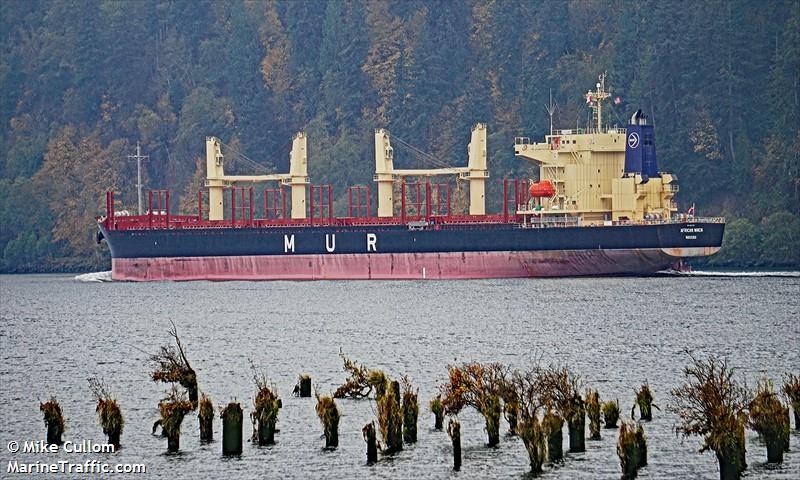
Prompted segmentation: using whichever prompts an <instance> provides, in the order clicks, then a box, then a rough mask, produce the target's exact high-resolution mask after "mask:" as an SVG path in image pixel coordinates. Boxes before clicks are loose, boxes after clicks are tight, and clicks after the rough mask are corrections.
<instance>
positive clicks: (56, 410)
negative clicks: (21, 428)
mask: <svg viewBox="0 0 800 480" xmlns="http://www.w3.org/2000/svg"><path fill="white" fill-rule="evenodd" d="M39 410H40V411H41V412H42V413H43V414H44V425H45V426H46V427H47V443H48V444H49V445H61V444H62V443H64V442H63V441H62V439H61V437H62V435H63V434H64V429H65V422H64V414H63V412H62V411H61V405H59V403H58V400H56V399H55V397H50V400H48V401H46V402H45V403H41V404H39Z"/></svg>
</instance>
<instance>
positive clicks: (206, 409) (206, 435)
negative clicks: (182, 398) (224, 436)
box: [197, 393, 214, 441]
mask: <svg viewBox="0 0 800 480" xmlns="http://www.w3.org/2000/svg"><path fill="white" fill-rule="evenodd" d="M197 418H198V420H199V421H200V440H204V441H210V440H213V438H214V404H213V403H212V402H211V399H210V398H208V396H206V394H205V393H203V394H202V395H200V403H199V406H198V409H197Z"/></svg>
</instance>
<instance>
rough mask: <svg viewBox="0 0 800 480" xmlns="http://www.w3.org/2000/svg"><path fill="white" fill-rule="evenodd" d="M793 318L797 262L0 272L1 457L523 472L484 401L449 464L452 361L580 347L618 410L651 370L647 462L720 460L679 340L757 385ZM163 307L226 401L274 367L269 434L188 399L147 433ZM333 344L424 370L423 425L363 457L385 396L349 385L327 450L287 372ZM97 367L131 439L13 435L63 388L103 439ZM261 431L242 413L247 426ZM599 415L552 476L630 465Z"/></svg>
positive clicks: (759, 450)
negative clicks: (282, 272) (130, 275)
mask: <svg viewBox="0 0 800 480" xmlns="http://www.w3.org/2000/svg"><path fill="white" fill-rule="evenodd" d="M799 318H800V278H797V277H783V278H774V277H770V278H764V277H688V278H684V277H653V278H604V279H559V280H497V281H448V282H435V281H428V282H370V281H360V282H344V283H342V282H305V283H294V282H264V283H247V282H231V283H208V282H192V283H142V284H134V283H113V282H112V283H85V282H78V281H75V280H74V279H73V277H72V276H45V275H36V276H3V277H0V356H2V362H0V448H2V452H1V453H0V460H2V464H1V465H2V471H0V477H2V478H6V477H7V476H8V475H7V474H6V467H7V464H8V461H9V460H10V459H17V460H20V461H26V462H35V461H42V462H45V461H48V462H51V461H57V459H61V458H63V459H67V460H70V461H83V460H84V459H87V458H88V459H97V460H101V461H110V462H113V463H124V462H134V463H146V464H147V465H148V475H146V476H147V477H152V478H175V477H178V478H228V477H242V478H277V477H295V478H320V477H330V478H344V477H354V478H361V477H374V478H411V477H420V478H446V477H458V478H486V477H506V478H507V477H512V478H519V477H524V476H525V474H526V472H527V471H528V461H527V454H526V453H525V449H524V447H523V445H522V442H521V441H520V440H519V439H517V438H512V437H505V438H503V440H502V442H501V444H500V447H499V448H497V449H488V448H485V447H484V443H485V441H486V436H485V433H484V431H483V422H482V419H481V418H480V417H479V416H478V415H477V414H475V413H474V412H472V411H465V412H464V413H462V414H461V415H460V420H461V423H462V445H463V448H464V466H463V468H462V471H461V472H460V473H453V472H452V471H451V461H452V457H451V450H450V440H449V437H448V436H447V434H446V433H444V432H437V431H434V430H432V424H433V420H432V418H431V415H430V412H429V411H428V409H427V402H428V400H429V399H430V398H431V397H432V396H433V395H434V392H435V391H436V388H437V385H438V384H439V383H441V382H442V381H443V379H444V378H445V375H446V366H447V364H449V363H453V362H462V361H481V362H484V361H497V362H503V363H506V364H509V365H511V366H513V367H518V368H525V367H527V366H529V365H530V364H531V362H533V361H534V360H535V359H536V358H538V357H539V356H542V357H543V358H544V359H545V361H547V362H549V361H553V362H559V363H568V364H569V365H571V366H572V367H574V369H575V370H577V371H578V372H580V373H581V374H582V375H583V378H584V379H585V381H586V382H587V384H588V385H591V386H592V387H594V388H597V389H599V391H600V395H601V398H604V399H609V398H619V400H620V403H621V406H622V411H623V412H629V411H630V408H631V405H632V400H633V389H634V387H636V386H637V385H638V384H640V383H641V382H643V381H644V380H645V379H646V380H648V381H649V382H650V385H651V388H652V389H653V390H654V394H655V397H656V403H657V404H658V405H659V406H660V407H662V411H661V412H658V411H656V412H655V420H654V421H653V422H651V423H648V424H646V425H645V430H646V434H647V437H648V442H649V465H648V466H647V467H646V468H645V469H643V470H642V471H641V472H640V476H641V477H642V478H709V479H711V478H718V470H717V464H716V460H715V458H714V456H713V454H711V453H705V454H699V453H697V450H698V448H699V445H700V443H699V440H698V439H690V440H681V439H680V438H678V437H676V435H675V433H674V431H673V427H674V425H675V422H676V418H675V416H673V415H672V414H670V413H668V412H666V411H665V409H664V407H665V406H666V405H667V404H669V402H670V398H669V390H670V389H671V388H674V387H676V386H677V385H678V384H679V383H680V382H681V380H682V374H681V369H682V368H683V366H684V365H685V364H686V363H687V359H688V358H687V355H686V354H685V353H684V351H685V350H686V349H690V350H692V351H694V352H696V353H698V354H703V355H704V354H716V355H722V356H725V357H727V358H728V359H729V361H730V363H731V364H732V365H734V366H735V367H737V368H738V371H739V372H740V374H741V375H742V376H743V377H744V378H746V379H747V382H748V383H749V384H751V385H754V384H755V382H756V381H757V379H758V378H760V377H761V376H763V375H768V376H769V377H771V378H773V379H775V380H776V381H778V380H779V379H780V375H781V374H782V373H783V372H785V371H789V370H792V371H795V372H798V371H800V321H799V320H798V319H799ZM170 319H171V320H174V321H175V322H176V323H177V324H178V327H179V333H180V335H181V337H182V339H183V341H184V343H185V344H186V346H187V347H188V355H189V358H190V360H191V361H192V364H193V366H194V368H195V370H197V373H198V376H199V383H200V389H201V390H202V391H204V392H206V393H208V394H209V395H210V396H211V397H212V398H213V400H214V401H215V403H216V404H222V403H223V402H227V401H229V400H231V399H238V400H239V401H241V402H242V404H243V406H244V408H245V413H246V414H248V413H249V412H250V411H251V407H250V405H251V403H252V397H253V393H254V387H253V384H252V374H251V372H250V369H249V362H248V360H249V359H252V360H253V362H255V364H256V365H259V366H261V367H263V368H264V369H265V370H266V372H267V373H268V375H269V376H270V378H272V379H273V380H274V382H275V384H276V386H277V387H278V390H279V392H280V394H281V396H282V397H283V409H282V410H281V412H280V415H279V424H278V426H279V428H280V430H281V431H280V433H278V434H277V444H276V445H275V446H273V447H270V448H258V447H255V446H253V445H251V444H249V443H246V444H245V446H244V454H243V455H242V456H241V458H235V459H223V458H221V453H220V452H221V443H220V442H219V441H217V442H214V443H211V444H207V445H201V444H200V443H199V440H198V427H197V418H196V417H195V416H194V415H193V414H192V415H189V416H187V417H186V419H185V420H184V424H183V431H184V435H183V436H182V437H181V453H180V454H179V455H166V454H165V451H166V440H165V439H162V438H161V437H156V436H151V435H150V427H151V425H152V423H153V422H154V421H155V420H156V419H157V416H158V413H157V408H156V406H157V404H158V401H159V399H160V398H162V396H163V394H164V391H165V388H166V387H165V386H164V385H163V384H155V383H153V382H151V381H149V377H148V374H149V371H150V367H149V366H148V363H147V360H146V359H147V354H146V353H145V352H153V351H155V350H156V348H157V347H158V346H159V345H161V344H164V343H166V342H167V340H168V337H167V329H168V328H169V322H168V321H169V320H170ZM340 348H341V349H343V350H344V352H346V353H347V354H348V355H350V356H351V357H352V358H354V359H357V360H359V361H362V362H364V363H365V364H367V365H368V366H370V367H374V368H382V369H384V370H385V371H386V372H387V373H388V374H389V375H391V376H393V377H396V376H400V375H403V374H407V375H409V376H410V377H411V379H412V381H413V382H414V383H415V384H416V385H418V386H419V393H420V403H421V409H420V410H421V411H420V428H419V442H418V443H417V444H416V445H413V446H411V447H407V449H406V450H404V451H403V452H402V453H400V454H398V455H396V456H394V457H392V458H388V457H382V458H381V460H380V462H379V463H378V464H377V465H374V466H366V465H365V444H364V441H363V439H362V437H361V427H362V426H363V425H364V424H365V423H367V422H368V421H369V420H370V419H372V418H374V417H375V413H374V411H375V408H374V404H372V403H370V402H369V401H346V400H345V401H339V402H338V403H339V407H340V410H342V412H343V418H342V421H341V423H340V433H339V438H340V440H339V442H340V448H339V449H338V450H336V451H334V452H325V451H323V450H322V446H323V445H324V439H323V438H321V434H322V429H321V426H320V424H319V421H318V420H317V417H316V415H315V412H314V400H313V399H298V398H293V397H292V396H291V391H292V387H293V386H294V384H295V382H296V378H297V375H298V374H299V373H301V372H308V373H310V374H311V375H312V377H313V382H314V384H315V385H316V386H317V387H318V388H319V389H320V390H321V391H322V392H329V391H332V390H333V389H335V387H336V386H337V385H338V384H340V383H341V382H342V381H343V380H344V378H345V374H344V373H343V372H342V370H341V361H340V359H339V357H338V352H339V349H340ZM92 376H99V377H103V378H105V380H106V383H108V384H109V386H110V387H111V388H112V390H113V391H114V392H115V393H116V395H117V397H118V399H119V401H120V404H121V407H122V409H123V413H124V415H125V420H126V426H125V431H124V433H123V436H122V443H123V448H122V449H121V450H120V451H119V452H117V453H115V454H113V455H107V454H89V455H86V456H83V455H78V454H73V455H69V454H65V453H63V452H62V453H59V454H49V455H46V454H38V455H37V454H27V455H22V454H16V455H11V454H9V452H8V451H7V449H6V445H7V443H8V442H9V441H12V440H15V441H25V440H34V439H41V438H44V426H43V423H42V418H41V415H40V412H39V410H38V402H39V401H41V400H44V399H46V398H47V397H48V396H49V395H51V394H54V395H56V396H57V398H58V400H59V401H60V402H61V405H62V407H63V409H64V412H65V415H66V417H67V432H66V434H65V440H73V441H75V440H78V441H79V440H84V439H91V440H94V441H97V442H102V441H104V437H103V434H102V431H101V430H100V427H99V425H98V422H97V418H96V414H95V412H94V401H93V399H92V397H91V395H90V393H89V390H88V386H87V382H86V379H87V378H88V377H92ZM624 415H627V413H624ZM501 428H502V429H503V431H505V429H506V426H505V424H504V425H503V426H502V427H501ZM251 431H252V430H251V426H250V424H249V422H246V424H245V436H249V434H250V433H251ZM602 434H603V439H602V440H600V441H589V440H587V442H586V443H587V451H586V453H582V454H567V456H566V462H565V463H564V464H563V465H560V466H557V467H550V468H547V469H546V472H545V474H544V475H543V478H587V479H588V478H592V479H594V478H619V476H620V469H619V461H618V458H617V456H616V451H615V445H616V431H615V430H603V431H602ZM747 435H748V438H747V448H748V451H747V461H748V463H749V465H750V467H749V469H748V470H747V476H748V477H750V478H794V479H796V478H800V435H798V434H797V433H795V432H793V434H792V451H791V452H789V453H788V454H787V455H786V456H785V461H784V463H783V465H780V466H771V465H770V466H767V465H765V460H766V451H765V448H764V447H763V446H762V445H760V444H759V442H758V439H757V438H756V437H755V435H754V434H753V433H752V432H749V431H748V434H747ZM564 436H565V442H566V436H567V435H566V432H565V434H564ZM215 437H216V438H217V439H219V438H220V437H221V424H220V422H219V419H217V420H216V421H215ZM565 451H566V449H565ZM67 477H68V476H67ZM59 478H65V476H63V475H61V476H59ZM83 478H85V477H83Z"/></svg>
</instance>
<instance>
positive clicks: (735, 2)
mask: <svg viewBox="0 0 800 480" xmlns="http://www.w3.org/2000/svg"><path fill="white" fill-rule="evenodd" d="M602 72H607V74H608V77H607V78H608V80H607V85H609V86H610V87H611V88H612V90H613V93H614V95H615V96H619V97H620V99H621V103H620V104H618V105H614V104H612V105H609V109H608V110H607V115H606V119H607V121H608V122H609V123H610V124H619V125H624V124H625V123H626V122H627V119H628V118H629V116H630V114H631V112H632V111H634V110H635V109H637V108H642V109H644V110H645V112H646V113H648V114H649V115H650V118H651V120H652V121H653V122H654V123H655V124H656V126H657V129H658V133H657V136H656V140H657V147H658V151H659V162H660V165H661V168H662V169H664V170H668V171H672V172H675V173H676V174H677V176H678V179H679V182H680V183H681V191H680V194H679V196H678V201H679V202H681V204H682V205H683V206H686V205H687V204H690V203H696V204H697V205H698V210H699V211H700V212H701V213H703V214H724V215H726V216H727V217H728V218H729V219H730V220H731V221H730V223H729V225H728V230H727V234H726V239H725V245H724V247H723V251H722V252H721V253H720V254H719V256H718V257H717V258H716V259H714V260H712V262H714V263H717V264H719V265H728V266H742V265H759V266H767V265H774V266H784V267H787V266H795V267H796V266H797V265H798V263H800V260H798V258H797V253H796V252H797V251H798V250H800V249H798V248H797V242H798V240H797V239H798V236H800V233H799V232H798V229H800V227H799V226H798V221H800V220H798V219H800V93H798V92H800V73H798V72H800V2H799V1H798V0H773V1H770V2H767V3H764V2H748V1H745V0H709V1H707V2H688V3H686V2H663V1H660V0H642V1H639V2H631V1H628V0H608V1H599V0H589V1H587V0H568V1H561V0H544V1H539V2H530V1H515V0H488V1H487V0H465V1H454V0H408V1H378V2H375V1H366V0H329V1H316V0H297V1H280V0H263V1H261V0H248V1H230V2H215V1H211V0H89V1H87V0H81V1H78V0H54V1H43V0H29V1H5V2H0V84H2V85H3V88H2V89H1V90H0V125H2V127H1V128H0V226H2V228H1V229H0V252H2V258H1V259H0V270H2V271H23V270H50V269H58V268H88V267H89V266H90V265H99V264H101V263H102V262H104V261H107V258H106V256H107V253H105V250H103V249H98V248H96V247H95V246H94V245H93V244H92V243H91V241H90V240H91V238H92V231H93V225H92V218H93V217H94V216H95V215H97V214H100V213H102V212H101V208H102V192H103V190H104V189H106V188H115V189H117V190H118V191H120V194H119V195H118V197H119V198H120V199H121V201H122V202H123V204H124V205H120V208H129V209H131V210H132V209H134V208H135V205H134V204H133V202H134V199H135V194H134V187H133V185H134V183H135V182H134V181H133V179H134V178H135V168H134V163H133V162H130V161H129V160H128V159H127V158H126V156H127V155H129V154H132V153H133V151H132V148H133V147H134V146H135V144H136V142H137V141H138V142H139V143H140V145H141V146H142V148H143V150H144V153H145V154H147V155H149V160H148V161H147V162H145V183H146V185H147V186H148V187H149V188H170V189H171V190H172V191H173V192H175V195H173V197H172V198H174V201H175V204H174V205H173V207H175V208H178V207H182V208H188V207H192V206H194V205H195V204H196V195H197V189H198V188H200V183H201V182H200V179H201V178H202V166H203V165H202V159H203V158H204V157H203V149H204V139H205V137H206V136H208V135H214V136H217V137H219V138H221V139H222V141H223V142H224V143H225V154H226V157H225V158H226V168H228V169H230V171H239V170H241V171H242V173H244V172H245V171H247V172H253V170H254V169H255V170H259V171H258V172H253V173H262V171H286V170H287V168H288V155H287V153H288V150H289V147H290V145H291V135H292V134H293V133H294V132H296V131H299V130H305V131H306V132H307V133H308V135H309V150H310V151H309V162H310V163H309V172H310V174H311V178H312V182H314V183H330V184H333V185H334V192H335V196H336V204H337V211H338V213H342V212H343V209H344V206H345V205H346V202H347V200H346V190H345V188H346V187H347V186H349V185H353V184H359V183H360V184H369V185H371V184H372V165H373V163H372V162H373V159H372V148H373V146H372V130H373V129H374V128H388V129H389V130H390V131H391V132H392V134H393V135H394V136H395V137H397V138H402V139H405V140H407V141H409V142H410V143H412V144H413V145H414V146H416V147H417V148H419V149H420V150H422V151H424V152H428V153H430V154H431V156H432V157H433V158H436V159H438V160H440V161H441V162H445V163H447V164H450V165H464V164H465V163H466V161H467V156H466V144H467V142H468V139H469V130H470V127H471V126H472V125H473V124H474V123H476V122H478V121H480V122H486V123H488V125H489V152H490V168H491V174H492V177H491V178H492V180H491V181H490V182H489V184H488V186H487V205H488V208H489V209H490V210H497V209H498V208H499V204H500V201H501V199H500V196H501V195H500V185H501V182H500V181H501V180H502V178H504V177H517V178H519V177H526V176H531V175H533V174H534V168H533V167H532V165H531V164H529V163H526V162H522V161H519V160H518V159H516V158H515V157H514V155H513V151H512V149H511V148H510V145H511V144H512V142H513V138H514V137H515V136H517V135H526V136H530V137H535V138H541V136H542V135H544V134H546V133H547V131H548V129H549V118H548V116H547V113H546V111H545V109H544V105H545V104H546V103H548V102H549V99H550V93H551V92H552V96H553V100H554V102H555V103H556V105H557V108H556V110H555V113H554V117H553V119H554V124H555V127H556V128H570V127H575V126H582V125H584V124H585V123H586V120H587V117H588V114H589V111H588V109H587V108H586V106H585V102H584V99H583V93H584V92H585V91H586V89H587V88H589V86H591V85H593V84H594V83H595V81H596V78H597V75H598V74H600V73H602ZM240 154H241V155H246V156H247V157H249V158H252V159H254V160H256V161H257V162H258V163H260V164H261V167H258V166H256V165H253V164H252V163H249V162H239V161H237V159H240V158H242V157H241V155H240ZM198 158H200V159H201V161H200V162H199V164H198V163H197V162H196V160H197V159H198ZM430 158H431V157H427V156H420V155H413V154H411V153H409V152H404V151H400V150H397V157H396V165H397V166H398V167H401V168H407V167H423V166H432V165H431V161H430ZM198 165H199V166H200V168H199V169H198ZM262 167H263V168H262ZM462 187H463V186H462ZM373 191H374V189H373ZM463 194H464V190H463V189H462V190H459V193H458V195H457V196H460V197H463ZM104 255H105V256H104Z"/></svg>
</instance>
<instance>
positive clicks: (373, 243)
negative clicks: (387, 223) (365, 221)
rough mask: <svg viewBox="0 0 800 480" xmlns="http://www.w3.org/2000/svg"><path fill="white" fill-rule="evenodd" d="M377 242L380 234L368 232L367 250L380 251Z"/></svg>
mask: <svg viewBox="0 0 800 480" xmlns="http://www.w3.org/2000/svg"><path fill="white" fill-rule="evenodd" d="M377 244H378V236H377V235H375V234H374V233H368V234H367V251H368V252H377V251H378V248H377Z"/></svg>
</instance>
